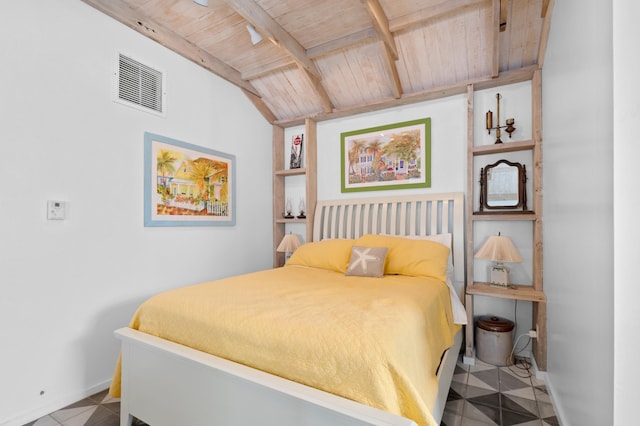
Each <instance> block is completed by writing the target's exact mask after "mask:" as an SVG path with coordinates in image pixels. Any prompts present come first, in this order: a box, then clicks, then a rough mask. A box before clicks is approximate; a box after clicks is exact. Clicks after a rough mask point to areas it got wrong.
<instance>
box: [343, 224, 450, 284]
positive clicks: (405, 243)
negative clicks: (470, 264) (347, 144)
mask: <svg viewBox="0 0 640 426" xmlns="http://www.w3.org/2000/svg"><path fill="white" fill-rule="evenodd" d="M354 244H355V245H358V246H364V247H387V248H388V249H389V252H388V254H387V261H386V263H385V269H384V273H385V274H388V275H392V274H396V275H411V276H414V277H433V278H437V279H439V280H442V281H445V280H446V277H447V262H448V260H449V249H448V248H447V247H446V246H444V245H442V244H440V243H437V242H435V241H430V240H411V239H408V238H402V237H392V236H386V235H373V234H367V235H363V236H362V237H360V238H358V239H357V240H356V241H355V242H354Z"/></svg>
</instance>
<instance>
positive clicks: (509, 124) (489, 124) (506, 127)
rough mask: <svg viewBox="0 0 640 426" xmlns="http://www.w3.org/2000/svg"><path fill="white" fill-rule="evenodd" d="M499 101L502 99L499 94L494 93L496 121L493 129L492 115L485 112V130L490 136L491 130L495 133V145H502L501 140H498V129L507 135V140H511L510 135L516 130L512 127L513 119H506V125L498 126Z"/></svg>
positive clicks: (514, 120) (489, 112)
mask: <svg viewBox="0 0 640 426" xmlns="http://www.w3.org/2000/svg"><path fill="white" fill-rule="evenodd" d="M500 99H502V96H501V95H500V93H496V104H497V114H498V117H497V119H498V120H497V125H496V126H495V127H493V113H492V112H491V110H489V111H488V112H487V130H488V131H489V134H491V131H492V130H495V131H496V142H495V143H502V140H501V139H500V129H504V131H505V132H507V133H508V134H509V139H511V133H513V132H514V131H515V130H516V128H515V127H513V125H514V124H515V122H516V119H515V118H507V120H506V122H505V123H506V124H505V125H504V126H501V125H500Z"/></svg>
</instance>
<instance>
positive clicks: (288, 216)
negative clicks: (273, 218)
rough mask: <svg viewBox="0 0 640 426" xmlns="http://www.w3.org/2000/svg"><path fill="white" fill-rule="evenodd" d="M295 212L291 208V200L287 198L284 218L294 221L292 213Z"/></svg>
mask: <svg viewBox="0 0 640 426" xmlns="http://www.w3.org/2000/svg"><path fill="white" fill-rule="evenodd" d="M292 211H293V209H292V207H291V198H287V202H286V203H285V205H284V218H285V219H293V215H292V214H291V212H292Z"/></svg>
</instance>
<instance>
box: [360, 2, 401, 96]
mask: <svg viewBox="0 0 640 426" xmlns="http://www.w3.org/2000/svg"><path fill="white" fill-rule="evenodd" d="M362 2H363V3H364V5H365V7H366V9H367V12H369V15H370V16H371V20H372V21H373V28H374V29H375V30H376V33H377V34H378V37H379V39H380V46H379V49H380V51H381V52H382V62H383V65H384V70H385V73H386V76H387V83H388V86H389V88H390V89H391V93H392V94H393V97H394V98H395V99H398V98H400V96H402V83H401V82H400V75H399V74H398V67H397V66H396V61H397V60H398V48H397V47H396V40H395V38H394V37H393V34H391V31H389V19H387V15H386V13H384V10H383V9H382V6H381V5H380V2H379V1H378V0H362Z"/></svg>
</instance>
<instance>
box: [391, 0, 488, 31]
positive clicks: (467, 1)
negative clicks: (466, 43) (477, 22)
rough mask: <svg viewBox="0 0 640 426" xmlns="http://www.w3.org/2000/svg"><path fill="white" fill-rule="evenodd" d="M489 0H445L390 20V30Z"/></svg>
mask: <svg viewBox="0 0 640 426" xmlns="http://www.w3.org/2000/svg"><path fill="white" fill-rule="evenodd" d="M488 2H489V0H445V1H443V2H441V3H438V4H434V5H433V6H427V7H425V8H423V9H420V10H418V11H416V12H413V13H410V14H407V15H403V16H400V17H398V18H395V19H392V20H391V21H389V30H390V31H391V32H393V33H395V32H397V31H400V30H402V29H405V28H408V27H411V26H414V25H419V24H422V23H424V22H425V21H428V20H429V19H434V18H438V17H440V16H443V15H446V14H449V13H459V12H461V11H463V10H464V9H467V8H469V7H477V6H482V5H483V4H486V3H488Z"/></svg>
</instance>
